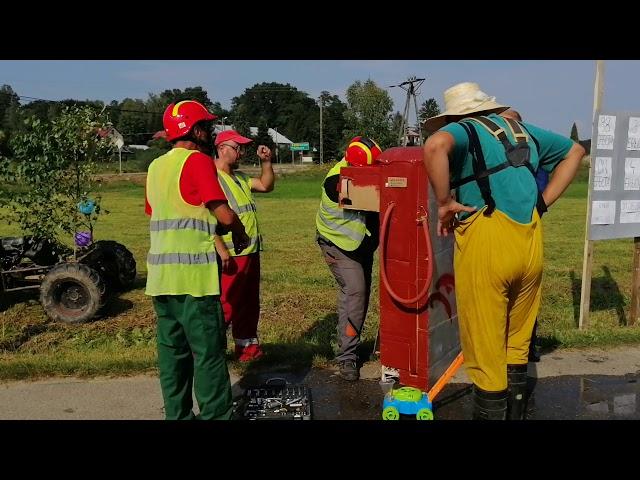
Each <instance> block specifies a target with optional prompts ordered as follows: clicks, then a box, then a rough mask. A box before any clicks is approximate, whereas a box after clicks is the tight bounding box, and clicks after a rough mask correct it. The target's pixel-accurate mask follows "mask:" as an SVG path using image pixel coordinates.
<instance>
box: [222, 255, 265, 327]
mask: <svg viewBox="0 0 640 480" xmlns="http://www.w3.org/2000/svg"><path fill="white" fill-rule="evenodd" d="M228 270H229V271H228V272H227V273H225V272H222V276H221V280H222V282H221V283H222V285H221V286H222V294H221V295H220V300H221V301H222V309H223V310H224V321H225V323H226V324H227V326H228V325H229V324H231V333H232V335H233V338H234V339H236V340H245V339H257V338H258V320H259V318H260V253H259V252H256V253H251V254H249V255H242V256H239V257H231V258H230V259H229V269H228Z"/></svg>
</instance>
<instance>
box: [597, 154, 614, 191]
mask: <svg viewBox="0 0 640 480" xmlns="http://www.w3.org/2000/svg"><path fill="white" fill-rule="evenodd" d="M593 189H594V190H611V157H596V165H595V170H594V173H593Z"/></svg>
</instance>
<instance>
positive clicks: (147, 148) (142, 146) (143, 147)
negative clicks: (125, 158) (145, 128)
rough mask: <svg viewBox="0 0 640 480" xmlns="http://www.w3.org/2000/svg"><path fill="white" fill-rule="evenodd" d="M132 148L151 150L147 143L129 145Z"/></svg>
mask: <svg viewBox="0 0 640 480" xmlns="http://www.w3.org/2000/svg"><path fill="white" fill-rule="evenodd" d="M127 146H128V147H129V149H130V150H149V147H147V146H146V145H127Z"/></svg>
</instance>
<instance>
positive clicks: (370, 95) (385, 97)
mask: <svg viewBox="0 0 640 480" xmlns="http://www.w3.org/2000/svg"><path fill="white" fill-rule="evenodd" d="M392 109H393V100H392V99H391V96H390V95H389V92H387V91H386V90H383V89H382V88H380V87H378V86H377V85H376V83H375V82H374V81H373V80H371V79H369V80H367V81H365V82H364V83H363V82H361V81H360V80H358V81H357V82H355V83H354V84H352V85H351V86H350V87H349V88H348V89H347V109H346V110H345V112H344V119H345V124H346V128H345V130H344V136H343V138H344V140H345V142H344V143H346V142H348V141H349V140H350V139H351V138H353V137H355V136H356V135H365V136H367V137H371V138H372V139H374V140H375V141H376V142H378V144H379V145H380V147H381V148H382V149H383V150H384V149H385V148H388V147H390V146H392V145H394V144H395V142H394V134H393V132H392V131H391V111H392ZM343 146H344V145H343Z"/></svg>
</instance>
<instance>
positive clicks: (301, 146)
mask: <svg viewBox="0 0 640 480" xmlns="http://www.w3.org/2000/svg"><path fill="white" fill-rule="evenodd" d="M291 150H292V151H296V150H300V151H305V150H309V142H304V143H292V144H291Z"/></svg>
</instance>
